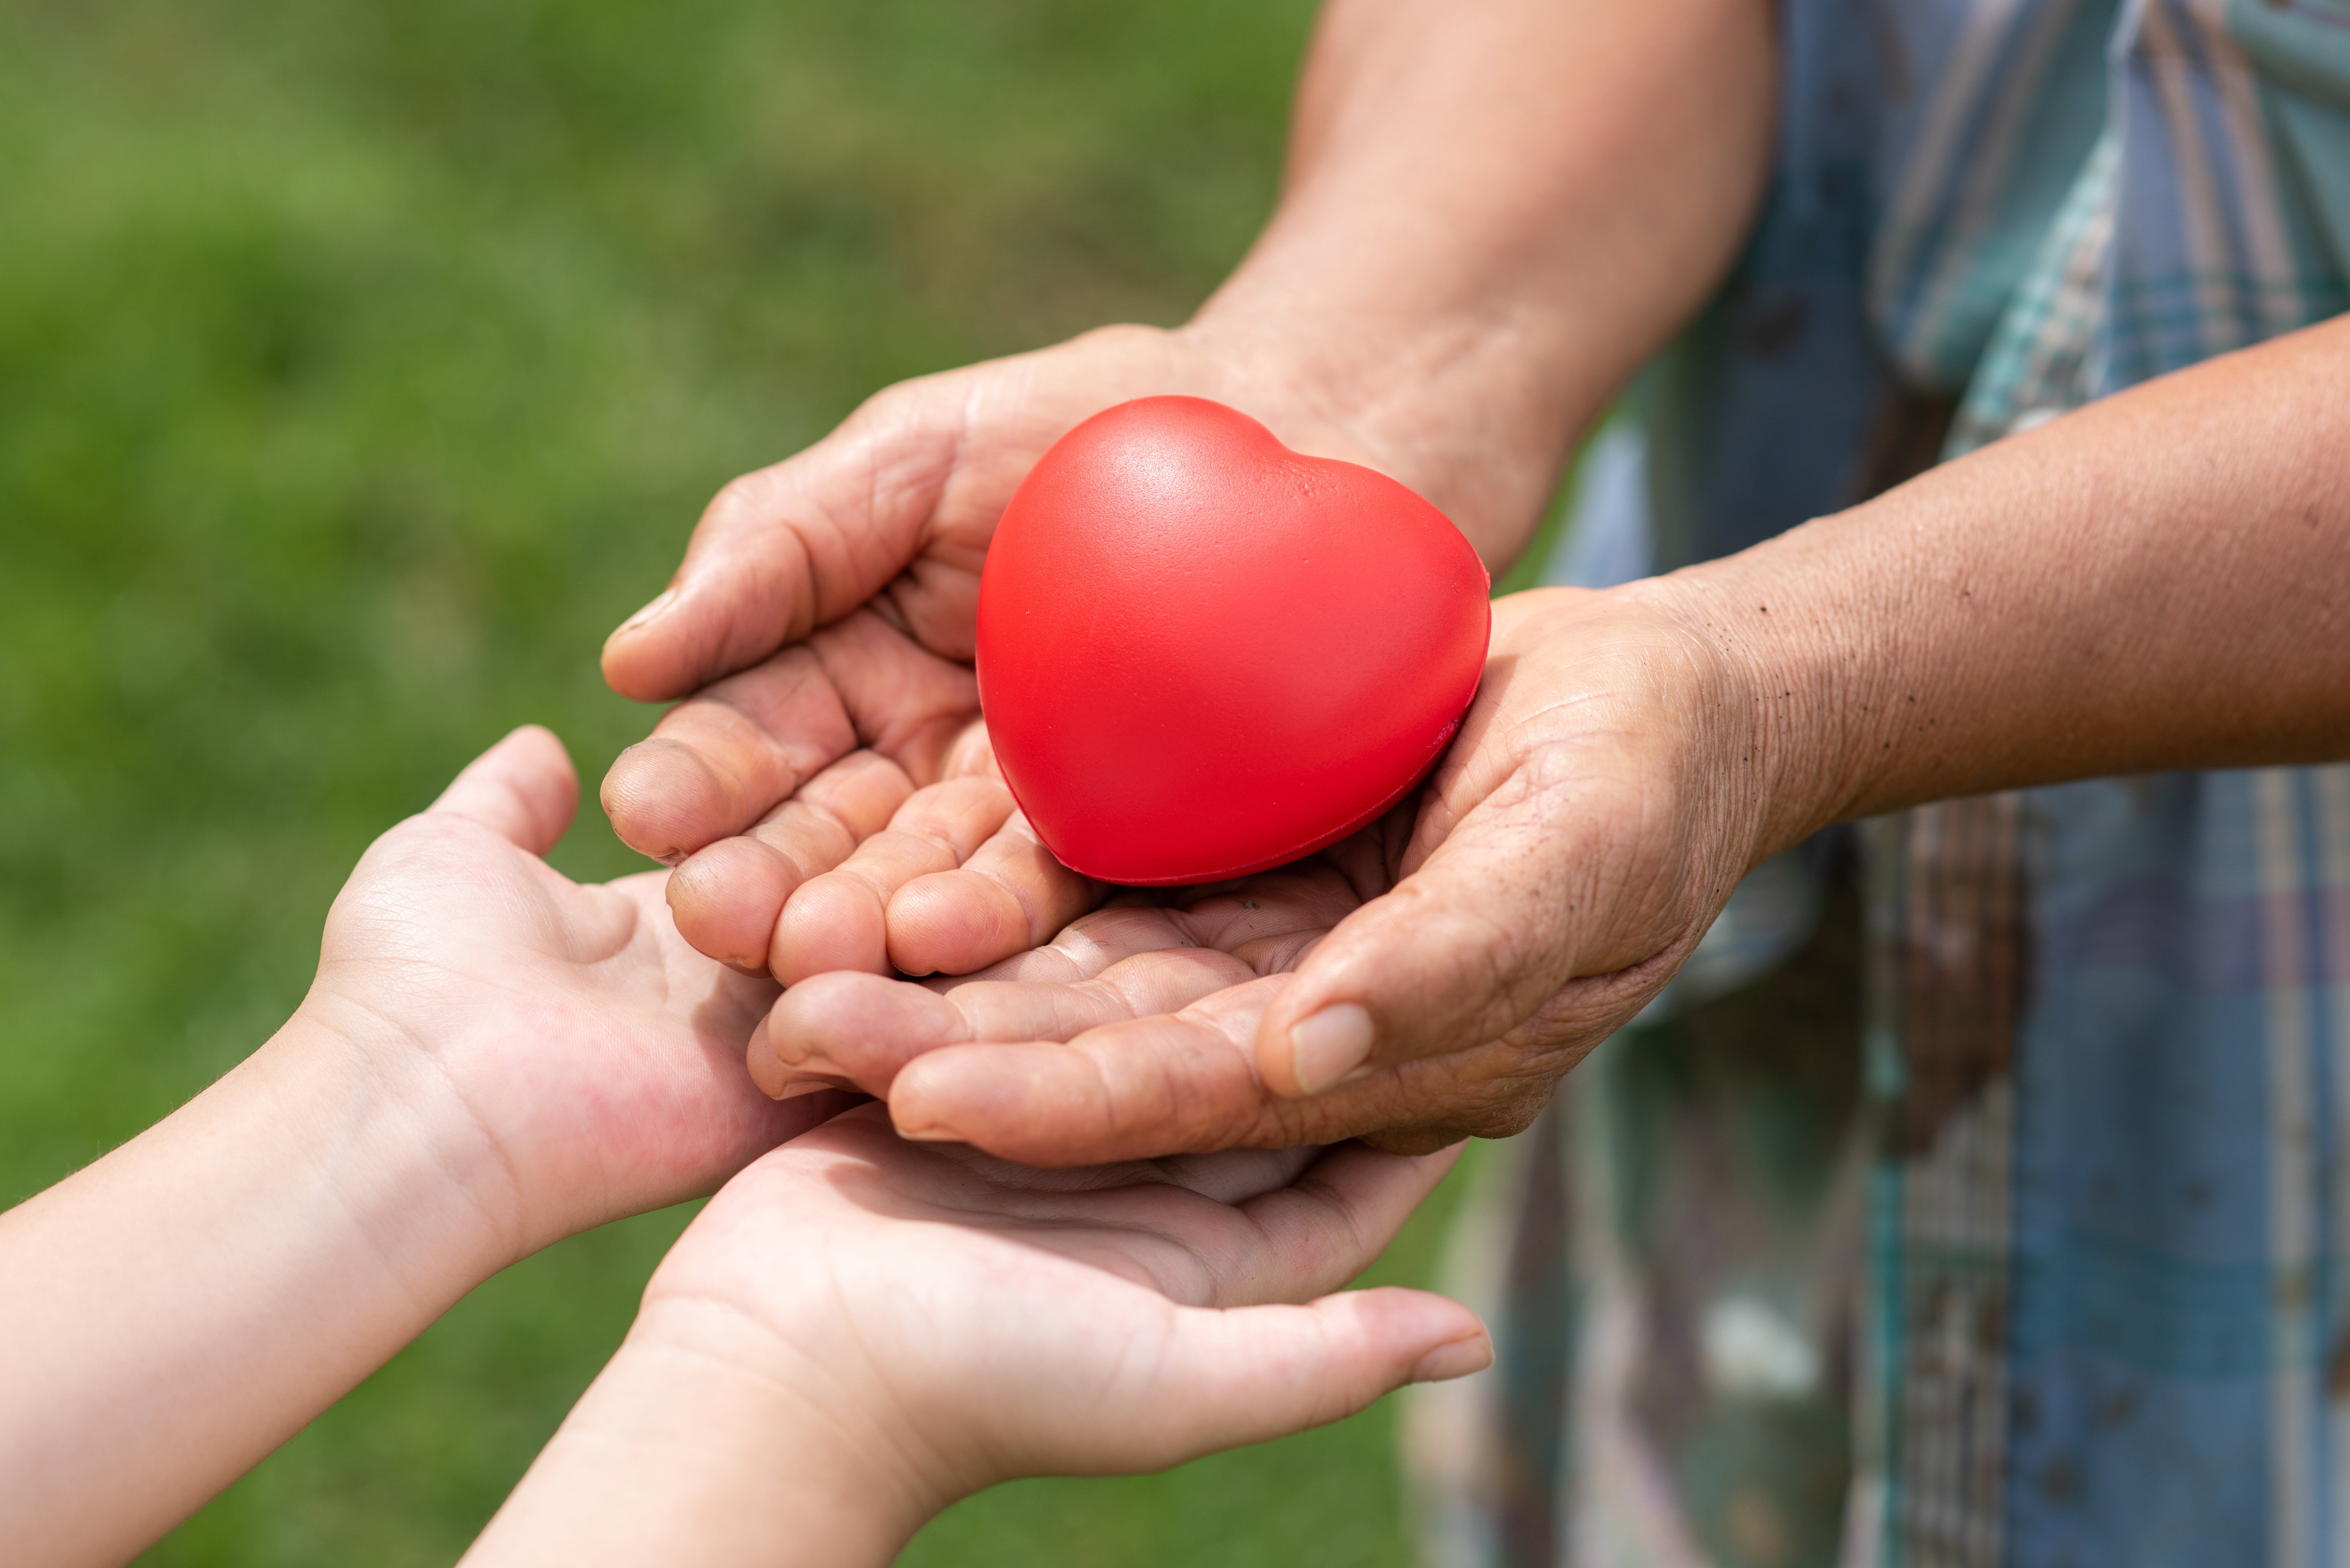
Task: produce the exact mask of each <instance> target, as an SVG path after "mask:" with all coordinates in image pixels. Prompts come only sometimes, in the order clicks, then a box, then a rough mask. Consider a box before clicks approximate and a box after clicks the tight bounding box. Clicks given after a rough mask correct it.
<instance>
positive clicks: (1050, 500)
mask: <svg viewBox="0 0 2350 1568" xmlns="http://www.w3.org/2000/svg"><path fill="white" fill-rule="evenodd" d="M1487 587H1488V584H1487V579H1486V576H1485V568H1484V566H1483V565H1482V563H1481V562H1480V561H1479V560H1478V559H1477V553H1476V552H1475V551H1474V550H1472V549H1471V548H1470V547H1469V542H1468V541H1467V540H1465V539H1463V538H1462V537H1461V533H1460V530H1458V529H1456V528H1455V527H1453V525H1452V524H1451V522H1450V521H1449V520H1448V519H1447V518H1446V517H1445V515H1444V514H1442V513H1441V512H1439V511H1438V510H1437V509H1436V508H1435V507H1433V506H1430V504H1428V503H1427V502H1425V501H1423V500H1421V499H1420V498H1419V496H1417V495H1415V494H1413V493H1411V492H1410V491H1409V490H1407V489H1405V488H1404V487H1403V486H1402V485H1400V484H1398V483H1396V482H1395V481H1394V480H1391V479H1388V478H1387V477H1385V476H1384V475H1382V474H1378V473H1374V472H1371V471H1370V470H1369V469H1367V468H1363V467H1359V466H1357V464H1355V463H1351V462H1334V461H1332V460H1330V459H1327V458H1318V457H1305V456H1303V455H1301V454H1300V453H1297V452H1292V451H1290V450H1289V449H1288V448H1287V447H1285V446H1284V445H1282V444H1281V442H1280V441H1276V440H1274V435H1273V432H1272V431H1268V430H1266V429H1265V428H1264V427H1263V425H1261V424H1259V423H1257V422H1256V421H1254V420H1253V419H1250V418H1249V417H1248V416H1247V415H1245V414H1243V413H1240V412H1237V411H1235V410H1232V409H1228V408H1226V407H1224V406H1223V405H1222V403H1214V402H1210V401H1208V400H1205V399H1202V398H1143V399H1140V400H1137V401H1135V402H1131V403H1121V404H1119V405H1118V407H1116V408H1114V409H1109V410H1105V411H1104V412H1102V413H1098V414H1096V415H1095V416H1094V417H1093V418H1092V419H1089V420H1087V421H1086V422H1085V423H1083V424H1081V425H1079V426H1078V427H1077V428H1076V429H1075V430H1073V431H1070V432H1069V433H1068V434H1067V435H1066V436H1063V437H1062V438H1061V439H1060V441H1057V442H1056V443H1055V445H1054V446H1053V448H1052V450H1051V451H1049V452H1046V453H1045V455H1044V457H1043V458H1042V459H1040V460H1039V461H1038V462H1037V464H1036V466H1035V469H1034V470H1033V471H1032V472H1030V473H1029V475H1028V477H1027V479H1026V481H1025V482H1024V483H1022V484H1021V486H1020V488H1019V491H1018V492H1017V493H1015V494H1014V496H1013V497H1012V502H1011V504H1010V505H1008V506H1006V507H1005V508H1004V511H1003V521H1002V522H1001V523H999V524H997V525H996V530H995V537H994V540H993V542H992V543H991V544H990V545H988V550H987V566H986V569H985V571H984V573H983V575H982V576H981V579H980V587H979V692H980V705H981V707H982V709H983V711H984V712H985V713H986V716H987V727H988V733H989V736H990V737H991V739H992V740H993V742H994V746H995V756H996V761H997V762H998V763H1000V764H1001V766H1002V767H1003V776H1004V778H1005V780H1006V781H1007V782H1008V783H1009V784H1011V786H1012V793H1013V795H1014V798H1016V799H1017V800H1018V801H1019V803H1020V806H1021V809H1022V810H1024V812H1026V813H1027V814H1028V820H1029V823H1030V824H1031V825H1032V826H1034V827H1035V830H1036V835H1037V836H1038V837H1039V838H1041V839H1042V840H1044V842H1045V847H1047V848H1049V849H1050V850H1052V852H1053V853H1054V854H1055V855H1056V856H1058V857H1060V858H1061V860H1062V861H1063V863H1064V864H1066V865H1068V866H1070V867H1075V868H1076V869H1077V870H1079V871H1082V872H1084V873H1085V874H1086V875H1087V876H1088V877H1100V878H1101V879H1102V880H1104V881H1108V882H1128V883H1146V884H1159V883H1172V882H1207V881H1213V880H1216V879H1218V878H1220V877H1236V876H1239V875H1241V874H1243V873H1244V872H1249V871H1256V870H1262V869H1263V868H1264V867H1268V866H1278V865H1280V864H1281V863H1282V862H1283V861H1285V860H1294V859H1295V858H1296V857H1299V856H1301V855H1306V854H1310V853H1311V852H1313V851H1314V850H1316V849H1319V848H1320V847H1322V846H1324V845H1326V844H1329V843H1332V842H1334V841H1336V840H1337V839H1339V838H1342V837H1344V836H1347V834H1349V833H1352V832H1353V831H1354V830H1355V829H1357V828H1358V827H1360V826H1363V825H1364V824H1366V823H1367V822H1369V821H1370V820H1371V819H1372V818H1374V817H1376V816H1378V815H1379V814H1380V813H1381V812H1383V811H1385V810H1386V809H1387V808H1388V806H1390V805H1394V804H1395V803H1396V802H1397V801H1398V800H1399V799H1401V798H1402V797H1403V795H1404V794H1405V792H1406V791H1408V790H1409V789H1410V788H1411V787H1412V785H1413V784H1416V783H1418V782H1419V778H1420V776H1421V775H1422V774H1425V773H1426V772H1427V771H1428V769H1429V767H1430V764H1431V763H1434V762H1435V761H1436V758H1437V756H1438V754H1439V753H1441V752H1442V751H1443V749H1444V745H1445V742H1448V741H1449V740H1451V738H1452V732H1453V731H1454V730H1455V729H1457V728H1459V726H1460V723H1461V714H1462V713H1463V712H1465V711H1467V709H1468V707H1469V702H1470V699H1471V698H1472V697H1474V696H1475V695H1476V694H1477V681H1478V679H1479V677H1480V675H1481V674H1482V672H1483V670H1484V664H1485V643H1486V638H1487V635H1488V633H1489V631H1490V630H1491V628H1492V609H1491V607H1490V606H1489V604H1488V602H1487Z"/></svg>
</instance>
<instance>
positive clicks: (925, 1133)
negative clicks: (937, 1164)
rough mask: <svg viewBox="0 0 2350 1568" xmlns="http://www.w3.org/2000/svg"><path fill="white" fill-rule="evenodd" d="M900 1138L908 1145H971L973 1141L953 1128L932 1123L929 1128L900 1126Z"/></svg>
mask: <svg viewBox="0 0 2350 1568" xmlns="http://www.w3.org/2000/svg"><path fill="white" fill-rule="evenodd" d="M898 1136H899V1137H901V1138H904V1139H905V1140H906V1141H907V1142H908V1143H969V1142H970V1141H971V1140H970V1139H969V1138H966V1137H963V1136H962V1134H961V1133H959V1132H957V1131H955V1130H954V1128H952V1127H941V1126H939V1125H937V1124H936V1123H932V1124H931V1126H929V1127H906V1126H904V1125H902V1124H900V1125H899V1127H898Z"/></svg>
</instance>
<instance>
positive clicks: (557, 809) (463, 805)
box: [427, 724, 579, 855]
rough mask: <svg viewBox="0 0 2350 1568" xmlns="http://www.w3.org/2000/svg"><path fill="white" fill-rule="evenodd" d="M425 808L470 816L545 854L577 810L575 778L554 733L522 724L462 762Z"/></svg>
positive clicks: (520, 844) (565, 754)
mask: <svg viewBox="0 0 2350 1568" xmlns="http://www.w3.org/2000/svg"><path fill="white" fill-rule="evenodd" d="M427 809H428V810H431V811H445V812H452V813H454V814H455V815H459V816H469V817H472V818H473V820H474V821H475V822H478V823H481V824H482V825H484V826H486V827H488V828H490V829H492V830H493V831H494V832H495V833H496V834H497V835H498V836H499V837H501V838H504V839H506V840H508V841H509V842H511V843H513V844H515V845H516V846H519V847H521V848H524V849H527V850H529V851H530V852H531V853H532V854H533V855H544V854H546V852H547V851H548V850H550V849H552V848H554V847H555V842H556V839H558V838H561V837H562V836H563V830H564V829H565V828H567V827H568V826H571V817H572V814H573V813H575V812H576V811H577V810H578V809H579V775H578V774H576V773H574V772H573V771H572V768H571V757H570V753H567V752H566V751H565V750H564V749H563V742H561V741H558V740H556V738H555V732H553V731H551V730H547V729H544V728H542V727H540V726H539V725H536V724H525V725H524V726H523V727H522V728H520V729H518V730H516V731H515V732H513V733H511V734H509V735H507V736H506V737H505V739H504V740H502V741H500V742H498V743H497V744H496V745H494V746H492V747H491V748H490V749H489V750H488V751H486V752H484V753H482V754H481V755H480V756H478V757H475V758H474V759H473V761H472V762H470V763H466V764H465V767H464V770H463V772H461V773H460V774H458V775H457V776H456V778H455V779H453V780H452V781H451V783H450V784H449V787H448V788H447V789H445V790H442V792H441V798H440V799H438V800H436V801H434V802H433V803H432V805H431V806H429V807H428V808H427Z"/></svg>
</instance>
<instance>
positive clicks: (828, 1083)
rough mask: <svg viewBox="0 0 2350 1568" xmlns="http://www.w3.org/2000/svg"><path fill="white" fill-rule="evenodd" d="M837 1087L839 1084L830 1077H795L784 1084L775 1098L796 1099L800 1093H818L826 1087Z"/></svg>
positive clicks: (822, 1091)
mask: <svg viewBox="0 0 2350 1568" xmlns="http://www.w3.org/2000/svg"><path fill="white" fill-rule="evenodd" d="M839 1087H840V1085H838V1084H836V1083H834V1082H833V1081H832V1080H831V1079H830V1078H795V1079H794V1080H793V1081H792V1082H790V1083H788V1084H785V1085H784V1092H783V1093H782V1094H780V1095H777V1096H775V1098H777V1099H779V1100H796V1099H798V1098H799V1097H800V1096H802V1095H820V1094H822V1093H824V1092H825V1091H826V1090H827V1089H837V1088H839Z"/></svg>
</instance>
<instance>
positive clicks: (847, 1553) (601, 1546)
mask: <svg viewBox="0 0 2350 1568" xmlns="http://www.w3.org/2000/svg"><path fill="white" fill-rule="evenodd" d="M843 1373H844V1367H843V1366H842V1364H841V1363H840V1362H839V1361H838V1360H833V1361H828V1362H825V1363H819V1362H817V1361H816V1360H814V1359H812V1358H808V1357H805V1356H803V1355H799V1354H798V1353H796V1352H795V1350H793V1349H792V1347H790V1346H787V1345H783V1344H782V1343H781V1342H779V1341H778V1340H777V1339H776V1338H775V1336H774V1335H773V1334H770V1333H768V1332H767V1331H766V1330H765V1329H764V1328H763V1327H761V1326H759V1325H758V1324H755V1323H754V1322H752V1321H751V1320H749V1319H747V1318H745V1317H744V1316H743V1315H742V1314H740V1313H739V1312H736V1311H735V1310H733V1308H730V1307H727V1306H725V1305H723V1304H721V1303H712V1302H707V1301H700V1300H679V1299H674V1298H672V1299H669V1300H660V1299H656V1300H654V1301H651V1302H649V1303H648V1305H647V1307H646V1309H645V1311H644V1312H643V1313H642V1314H639V1318H638V1320H637V1323H636V1324H635V1325H634V1326H633V1327H632V1328H631V1329H630V1331H629V1337H628V1340H627V1341H626V1343H624V1344H623V1345H622V1346H621V1348H620V1350H619V1354H618V1355H615V1356H614V1357H613V1358H612V1361H611V1363H610V1364H609V1365H608V1366H606V1367H605V1369H604V1371H603V1372H602V1373H601V1374H600V1375H599V1376H598V1377H597V1379H596V1382H595V1383H594V1385H593V1386H590V1387H589V1389H588V1391H587V1394H586V1395H585V1396H583V1397H581V1399H580V1401H579V1404H578V1405H577V1407H576V1408H574V1410H573V1411H572V1413H571V1415H570V1416H569V1417H567V1419H566V1420H565V1422H564V1424H563V1427H562V1428H561V1430H559V1431H558V1432H557V1433H556V1437H555V1438H554V1440H553V1441H552V1442H550V1443H549V1444H548V1445H547V1447H546V1451H545V1452H544V1453H542V1454H541V1455H540V1457H539V1459H538V1460H537V1462H536V1463H535V1464H534V1465H533V1466H532V1467H531V1469H530V1472H529V1473H528V1474H527V1475H526V1476H525V1477H524V1479H523V1481H522V1484H521V1485H520V1486H519V1487H517V1488H516V1489H515V1494H514V1495H513V1497H511V1498H510V1499H508V1500H507V1502H506V1504H505V1506H504V1508H502V1509H501V1510H500V1511H499V1512H498V1515H497V1517H496V1518H495V1519H494V1520H493V1521H491V1524H490V1527H489V1529H488V1530H487V1531H485V1532H484V1534H483V1536H482V1539H481V1540H480V1541H479V1542H476V1543H475V1546H474V1548H473V1552H469V1553H468V1554H467V1556H466V1558H465V1563H467V1564H468V1565H470V1568H484V1565H487V1564H494V1563H504V1562H509V1561H511V1562H515V1563H542V1562H562V1563H573V1564H578V1565H581V1568H592V1565H594V1564H596V1563H605V1562H610V1563H639V1562H645V1561H650V1560H655V1559H659V1560H663V1561H676V1562H691V1563H697V1564H701V1565H702V1568H734V1565H736V1564H742V1565H744V1568H748V1565H750V1564H766V1563H774V1562H776V1561H778V1560H779V1559H780V1558H782V1557H784V1556H785V1555H788V1557H789V1559H790V1560H791V1561H793V1562H795V1563H809V1564H822V1565H826V1568H866V1565H868V1564H870V1565H875V1568H878V1565H879V1564H882V1563H889V1562H890V1561H891V1560H892V1559H894V1558H895V1557H896V1555H897V1553H898V1552H899V1550H900V1549H901V1548H902V1547H903V1546H904V1545H905V1543H906V1542H908V1541H909V1540H910V1539H911V1538H912V1536H913V1533H914V1532H915V1531H916V1530H918V1529H920V1527H921V1525H922V1524H923V1523H924V1522H925V1521H928V1520H929V1519H930V1518H931V1516H932V1515H934V1514H935V1513H937V1512H938V1511H939V1510H940V1509H941V1508H943V1507H944V1506H945V1505H946V1503H947V1502H949V1501H952V1494H951V1493H950V1492H947V1491H942V1490H940V1489H938V1488H937V1487H935V1486H933V1485H931V1484H930V1483H929V1482H927V1481H926V1480H924V1479H923V1477H922V1474H921V1472H922V1469H923V1467H922V1465H921V1464H920V1461H919V1460H918V1459H917V1458H916V1457H915V1456H913V1455H912V1454H910V1452H909V1451H908V1449H907V1448H906V1446H905V1445H904V1444H903V1443H901V1442H899V1441H897V1440H894V1439H893V1438H891V1437H890V1436H889V1434H888V1433H886V1432H885V1431H883V1430H882V1429H881V1428H880V1427H879V1424H878V1423H877V1422H876V1421H875V1420H874V1418H873V1417H874V1412H875V1409H876V1406H877V1401H876V1400H875V1399H874V1398H873V1397H872V1396H871V1395H870V1394H869V1392H868V1391H867V1390H865V1389H864V1388H863V1387H862V1386H861V1385H859V1384H858V1383H857V1382H856V1380H855V1379H854V1378H852V1377H848V1376H844V1375H843Z"/></svg>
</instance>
